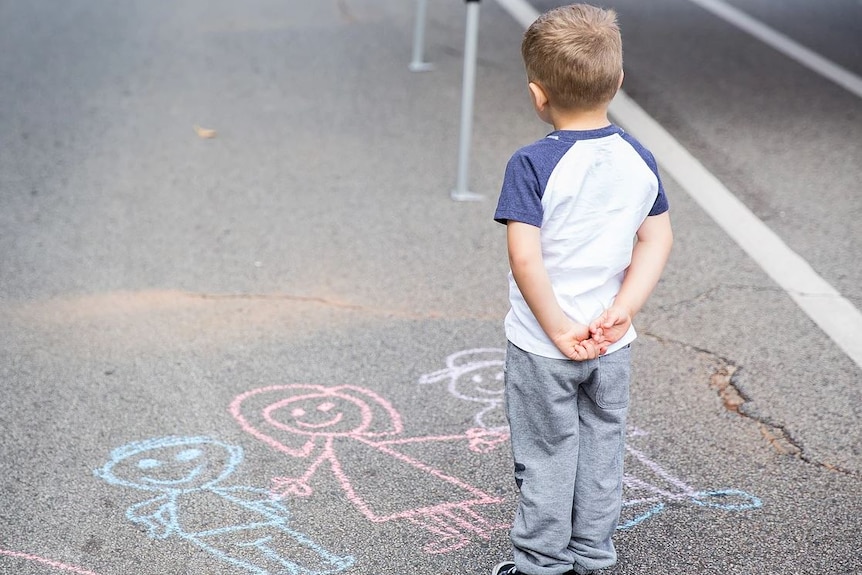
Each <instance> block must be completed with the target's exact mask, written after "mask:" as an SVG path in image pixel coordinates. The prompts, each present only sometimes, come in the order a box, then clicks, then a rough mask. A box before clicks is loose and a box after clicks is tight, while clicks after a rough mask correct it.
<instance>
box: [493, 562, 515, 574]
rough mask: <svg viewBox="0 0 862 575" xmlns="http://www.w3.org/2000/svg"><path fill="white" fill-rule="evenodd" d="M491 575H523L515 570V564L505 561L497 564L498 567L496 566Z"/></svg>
mask: <svg viewBox="0 0 862 575" xmlns="http://www.w3.org/2000/svg"><path fill="white" fill-rule="evenodd" d="M491 575H521V574H520V572H519V571H518V570H517V569H516V568H515V563H514V562H513V561H503V562H502V563H497V564H496V565H494V568H493V569H491Z"/></svg>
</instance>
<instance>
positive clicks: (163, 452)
mask: <svg viewBox="0 0 862 575" xmlns="http://www.w3.org/2000/svg"><path fill="white" fill-rule="evenodd" d="M241 459H242V451H241V450H239V448H238V447H235V446H229V445H226V444H223V443H221V442H218V441H214V440H212V439H208V438H203V437H185V438H181V437H166V438H160V439H156V440H149V441H143V442H135V443H130V444H128V445H126V446H124V447H122V448H120V449H119V450H116V451H115V452H114V454H113V457H112V460H111V461H109V462H108V463H106V464H105V466H104V467H102V468H101V469H100V470H97V472H96V473H97V475H100V476H101V477H103V478H105V479H108V480H109V481H113V482H116V483H121V484H124V485H129V486H131V487H137V488H139V489H146V490H151V491H159V490H189V489H199V488H201V487H204V486H207V485H213V484H215V483H217V482H218V481H220V480H221V479H222V478H224V477H225V476H226V475H227V474H229V473H230V472H231V471H232V470H233V468H234V466H235V465H236V464H237V463H238V461H240V460H241Z"/></svg>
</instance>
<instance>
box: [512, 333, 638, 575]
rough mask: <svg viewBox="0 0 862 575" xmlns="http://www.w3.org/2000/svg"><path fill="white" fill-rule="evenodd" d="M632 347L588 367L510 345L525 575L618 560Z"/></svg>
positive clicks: (516, 542) (520, 564) (520, 556)
mask: <svg viewBox="0 0 862 575" xmlns="http://www.w3.org/2000/svg"><path fill="white" fill-rule="evenodd" d="M630 364H631V350H630V349H629V347H628V346H626V347H625V348H623V349H620V350H618V351H615V352H613V353H611V354H609V355H605V356H601V357H599V358H597V359H594V360H587V361H583V362H577V361H569V360H563V359H550V358H546V357H541V356H537V355H533V354H531V353H527V352H525V351H523V350H522V349H519V348H518V347H517V346H515V345H513V344H512V343H511V342H510V343H509V346H508V349H507V353H506V413H507V415H508V417H509V427H510V429H511V434H512V455H513V456H514V460H515V481H516V483H517V485H518V488H519V489H520V501H519V503H518V509H517V513H516V515H515V521H514V525H513V527H512V531H511V539H512V544H513V547H514V558H515V565H516V566H517V568H518V570H519V571H521V572H523V573H526V574H527V575H558V574H562V573H565V572H567V571H570V570H572V569H574V571H575V572H576V573H587V572H589V571H591V570H594V569H601V568H604V567H610V566H611V565H613V564H614V563H616V560H617V554H616V550H615V549H614V544H613V542H612V541H611V537H612V536H613V534H614V531H615V529H616V525H617V521H619V515H620V504H621V497H622V473H623V449H624V446H625V443H624V442H625V427H626V413H627V411H628V401H629V379H630V373H631V365H630Z"/></svg>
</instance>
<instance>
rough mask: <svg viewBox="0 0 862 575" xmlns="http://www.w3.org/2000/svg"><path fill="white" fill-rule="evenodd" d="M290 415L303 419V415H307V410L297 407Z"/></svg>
mask: <svg viewBox="0 0 862 575" xmlns="http://www.w3.org/2000/svg"><path fill="white" fill-rule="evenodd" d="M290 414H291V415H292V416H294V417H302V416H303V415H305V410H304V409H302V408H301V407H297V408H296V409H294V410H293V411H291V412H290Z"/></svg>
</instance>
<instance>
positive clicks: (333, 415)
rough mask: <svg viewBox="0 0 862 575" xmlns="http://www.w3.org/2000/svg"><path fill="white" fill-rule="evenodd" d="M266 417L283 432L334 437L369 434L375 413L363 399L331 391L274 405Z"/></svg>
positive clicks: (265, 411)
mask: <svg viewBox="0 0 862 575" xmlns="http://www.w3.org/2000/svg"><path fill="white" fill-rule="evenodd" d="M263 416H264V419H266V421H268V422H269V423H270V424H272V425H273V426H274V427H277V428H279V429H281V430H283V431H287V432H290V433H298V434H300V435H320V436H327V437H333V436H347V435H356V434H360V433H363V432H365V431H366V430H367V429H368V426H369V425H370V424H371V419H372V412H371V408H370V407H369V406H368V404H367V403H366V402H365V401H363V400H362V399H360V398H358V397H355V396H353V395H349V394H346V393H341V392H338V391H336V390H334V389H329V390H325V391H324V392H322V393H312V394H307V395H297V396H294V397H288V398H286V399H283V400H281V401H279V402H277V403H273V404H272V405H269V406H267V407H266V408H265V409H264V410H263Z"/></svg>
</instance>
